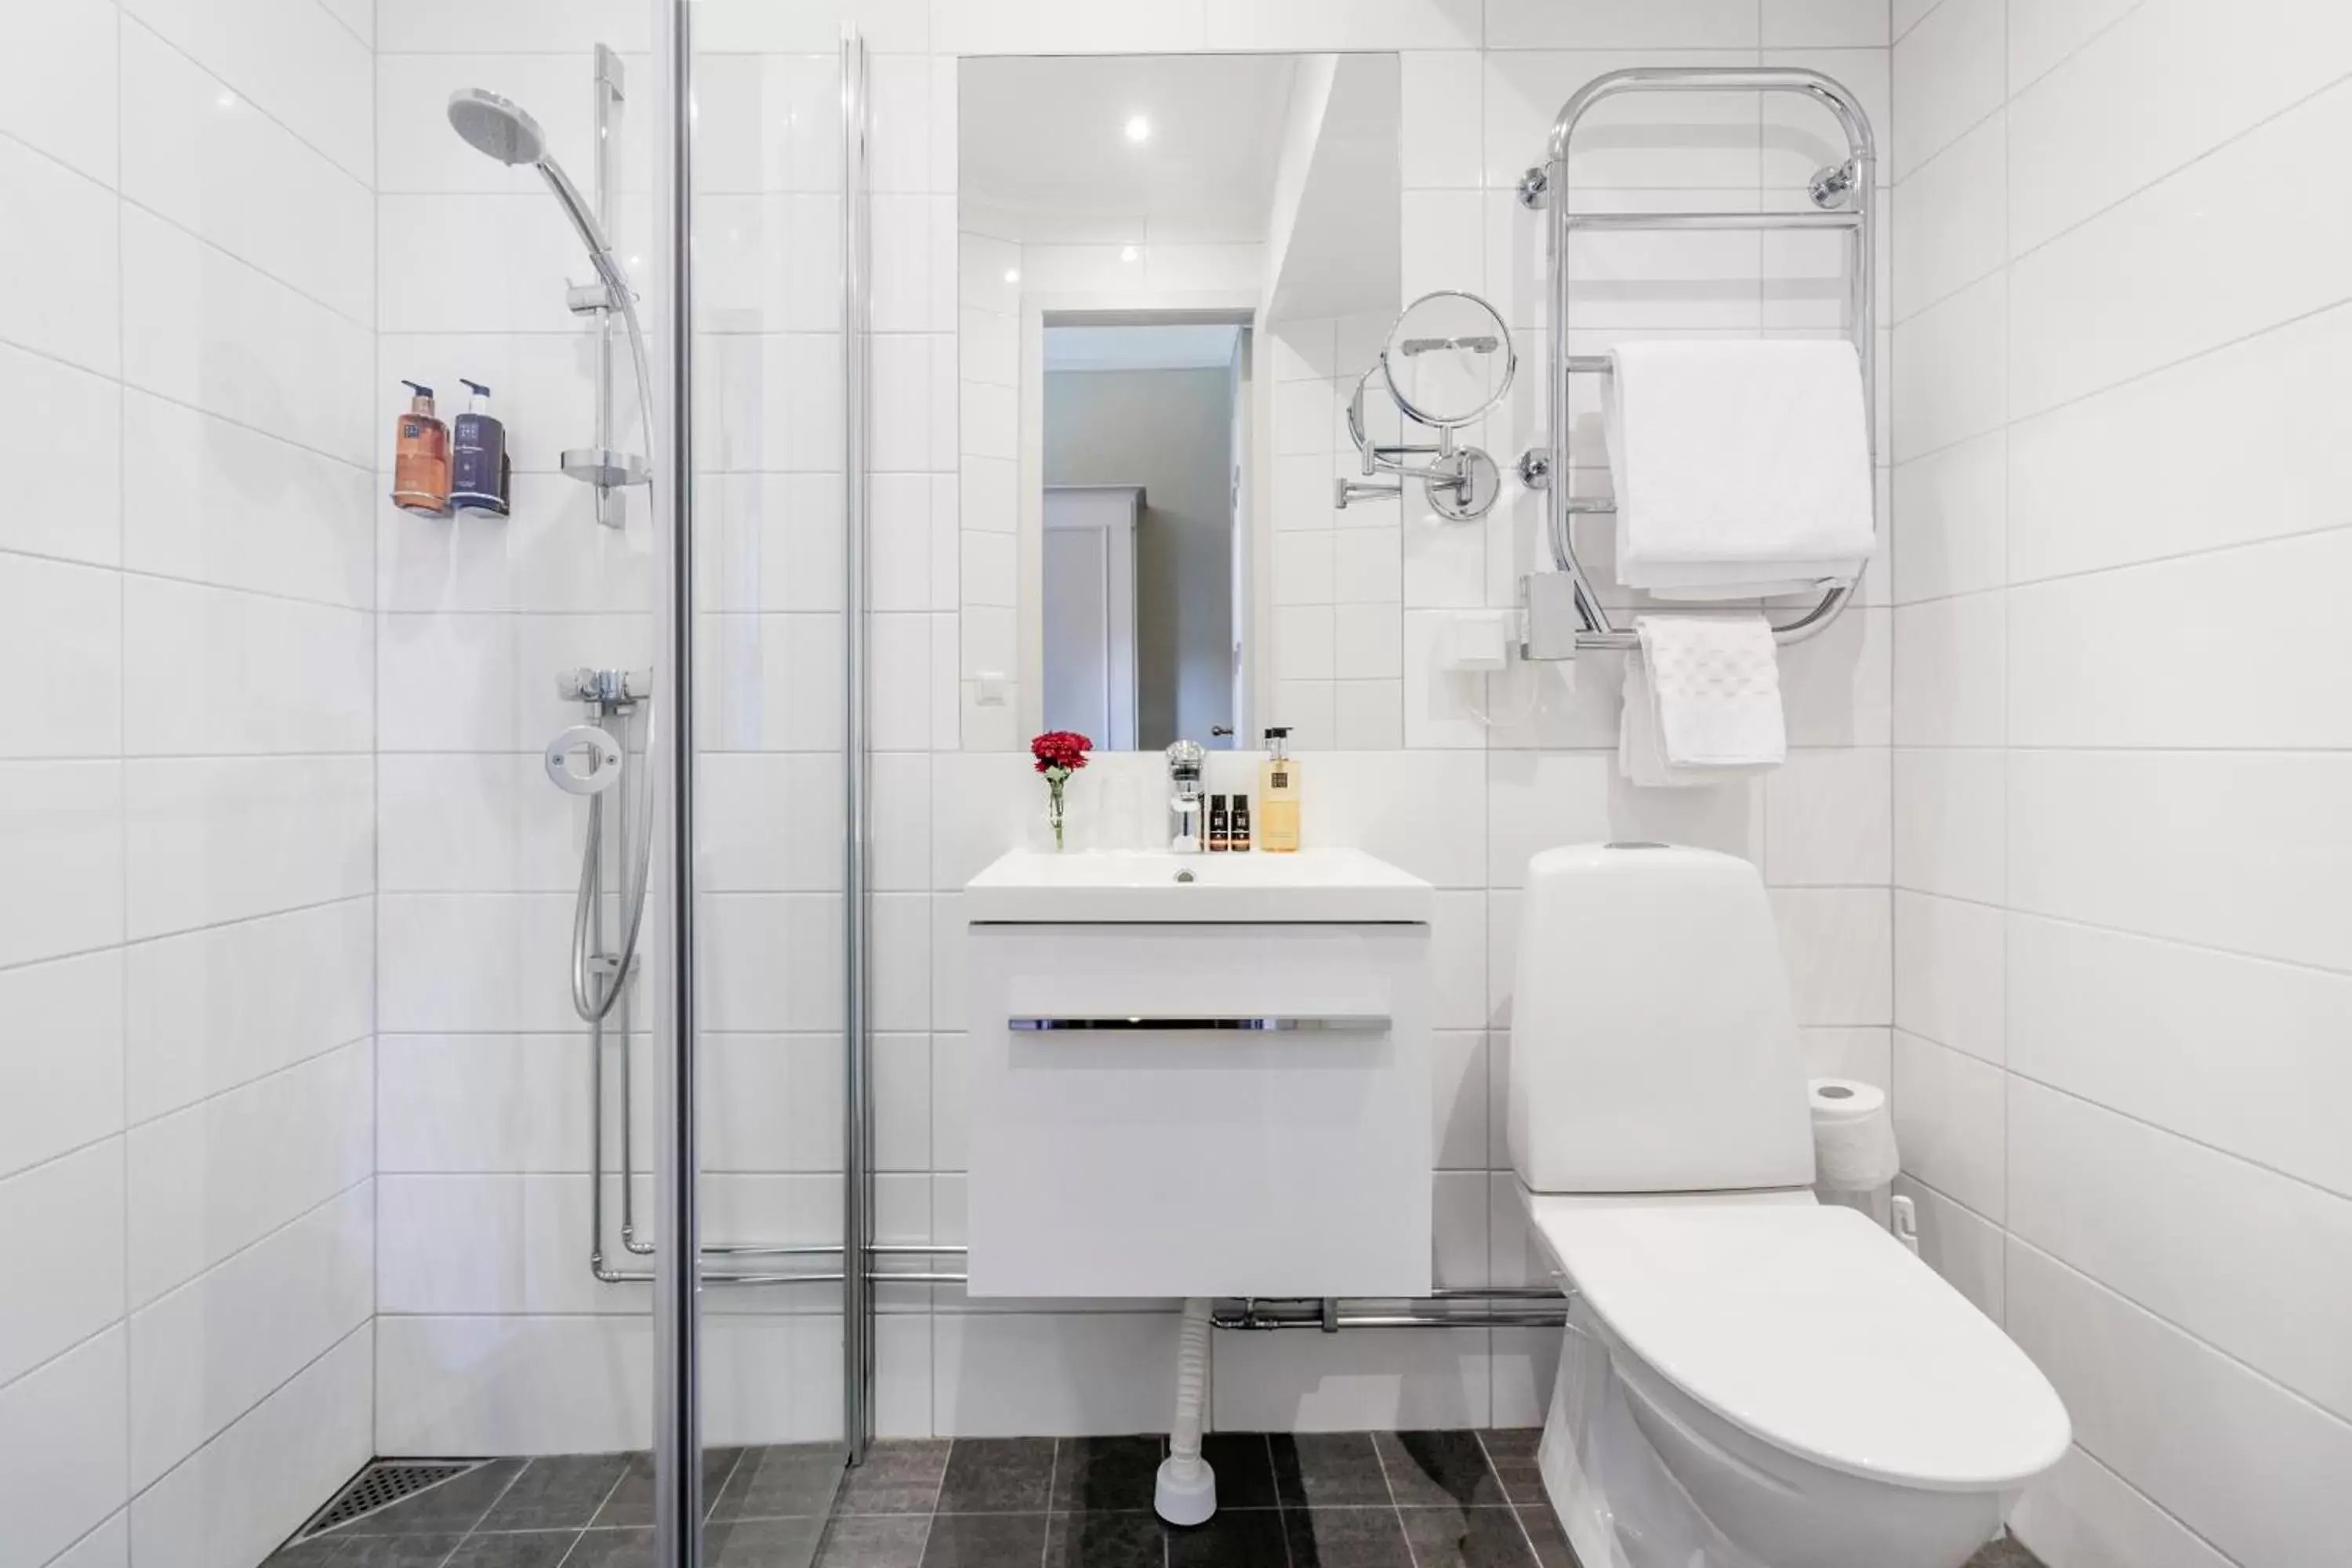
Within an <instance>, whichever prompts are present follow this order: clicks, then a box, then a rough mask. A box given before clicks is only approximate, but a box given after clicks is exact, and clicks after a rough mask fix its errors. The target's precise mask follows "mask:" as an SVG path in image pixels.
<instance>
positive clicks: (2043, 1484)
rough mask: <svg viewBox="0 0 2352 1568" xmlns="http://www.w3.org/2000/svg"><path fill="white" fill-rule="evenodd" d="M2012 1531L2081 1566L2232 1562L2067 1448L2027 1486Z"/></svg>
mask: <svg viewBox="0 0 2352 1568" xmlns="http://www.w3.org/2000/svg"><path fill="white" fill-rule="evenodd" d="M2009 1523H2010V1529H2011V1531H2013V1532H2014V1533H2015V1534H2016V1536H2017V1538H2018V1539H2019V1540H2021V1541H2025V1542H2032V1548H2033V1550H2034V1552H2036V1554H2037V1555H2040V1554H2044V1553H2046V1554H2047V1555H2046V1557H2045V1559H2044V1560H2045V1561H2050V1562H2059V1563H2082V1564H2084V1568H2229V1559H2228V1558H2226V1557H2223V1556H2222V1555H2221V1553H2220V1552H2216V1551H2214V1550H2213V1548H2212V1547H2210V1546H2209V1545H2207V1544H2206V1543H2205V1542H2202V1541H2200V1540H2199V1539H2198V1538H2197V1537H2196V1536H2195V1535H2194V1534H2192V1533H2190V1531H2189V1528H2188V1527H2187V1526H2186V1525H2184V1524H2182V1523H2181V1522H2180V1521H2179V1520H2177V1519H2175V1518H2173V1517H2172V1516H2171V1515H2170V1514H2168V1513H2167V1512H2165V1511H2164V1510H2162V1509H2160V1508H2158V1507H2157V1505H2156V1504H2155V1503H2153V1502H2151V1501H2149V1500H2148V1499H2147V1494H2146V1493H2144V1492H2141V1491H2140V1490H2138V1489H2137V1488H2135V1487H2133V1486H2132V1485H2131V1483H2130V1482H2128V1481H2126V1480H2125V1479H2123V1478H2122V1477H2121V1476H2118V1475H2116V1473H2115V1471H2113V1470H2111V1469H2109V1468H2107V1467H2106V1466H2105V1465H2103V1464H2101V1463H2099V1461H2098V1460H2096V1459H2094V1458H2091V1457H2090V1456H2089V1455H2088V1454H2085V1453H2084V1451H2083V1450H2082V1448H2081V1447H2070V1448H2068V1449H2067V1450H2066V1457H2065V1458H2063V1459H2060V1460H2059V1461H2058V1463H2057V1465H2056V1467H2055V1468H2053V1469H2052V1470H2051V1471H2050V1472H2049V1473H2048V1474H2047V1475H2044V1476H2043V1477H2042V1479H2040V1480H2038V1481H2036V1482H2034V1483H2033V1485H2032V1486H2031V1487H2029V1488H2028V1489H2026V1493H2025V1496H2024V1498H2023V1499H2022V1500H2021V1501H2020V1502H2019V1503H2018V1505H2017V1511H2016V1512H2015V1513H2014V1514H2011V1516H2010V1521H2009Z"/></svg>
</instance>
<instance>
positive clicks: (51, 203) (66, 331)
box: [0, 137, 122, 375]
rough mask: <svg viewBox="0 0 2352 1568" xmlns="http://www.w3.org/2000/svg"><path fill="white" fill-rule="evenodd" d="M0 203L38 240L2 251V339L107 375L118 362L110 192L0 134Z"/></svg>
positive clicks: (117, 297) (118, 321)
mask: <svg viewBox="0 0 2352 1568" xmlns="http://www.w3.org/2000/svg"><path fill="white" fill-rule="evenodd" d="M0 204H5V205H6V207H7V210H8V211H9V212H10V213H11V214H13V215H15V218H14V222H15V224H16V226H18V230H19V232H21V233H25V234H38V235H42V236H45V237H47V242H46V243H44V244H41V245H37V246H35V245H22V244H19V245H13V246H10V247H8V248H7V249H6V250H5V251H0V339H5V340H6V341H7V342H12V343H15V344H17V345H18V346H20V347H23V348H28V349H32V350H35V351H36V352H37V353H45V354H50V355H54V356H55V357H57V358H58V359H62V360H65V361H66V362H68V363H71V364H76V365H79V366H81V367H82V368H83V369H85V370H93V371H96V372H98V373H99V374H101V375H112V374H115V373H116V372H117V370H118V369H120V367H121V363H122V358H121V355H122V331H121V268H120V267H119V266H118V265H117V263H116V259H115V255H116V243H117V242H116V237H115V236H116V227H115V226H116V222H117V219H116V208H117V204H116V201H115V198H114V193H113V192H112V191H111V190H110V189H109V188H107V187H106V186H105V185H101V184H97V183H96V182H94V181H92V180H90V179H89V178H87V177H85V176H83V175H81V174H75V173H74V172H73V171H72V170H70V169H68V168H66V167H65V166H64V165H62V164H59V163H53V162H51V161H50V160H49V159H47V158H45V157H43V156H42V155H41V154H40V153H36V152H34V151H33V150H32V149H30V148H29V147H26V145H24V144H23V143H22V142H16V141H15V140H13V139H9V138H5V137H0Z"/></svg>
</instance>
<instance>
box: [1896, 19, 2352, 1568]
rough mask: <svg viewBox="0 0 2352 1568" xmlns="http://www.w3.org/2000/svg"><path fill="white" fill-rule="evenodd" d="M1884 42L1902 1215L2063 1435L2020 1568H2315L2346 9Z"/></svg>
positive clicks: (2334, 1223)
mask: <svg viewBox="0 0 2352 1568" xmlns="http://www.w3.org/2000/svg"><path fill="white" fill-rule="evenodd" d="M1895 27H1896V33H1897V37H1896V41H1895V48H1894V81H1895V110H1896V121H1895V148H1896V159H1895V163H1896V169H1897V172H1898V174H1899V175H1900V180H1901V183H1900V184H1899V185H1898V186H1897V188H1896V191H1895V300H1896V324H1895V373H1896V378H1897V394H1896V405H1895V442H1896V446H1895V458H1896V459H1897V462H1898V467H1897V468H1896V469H1895V529H1896V535H1897V551H1896V559H1897V562H1898V567H1897V572H1896V576H1895V597H1896V605H1895V612H1894V621H1895V745H1896V750H1895V766H1894V780H1895V789H1894V795H1895V806H1894V809H1895V864H1894V879H1895V888H1896V892H1895V947H1894V952H1895V1027H1896V1034H1895V1060H1894V1069H1895V1111H1896V1117H1897V1121H1898V1126H1899V1130H1900V1133H1901V1137H1902V1141H1903V1147H1904V1151H1905V1163H1906V1167H1907V1168H1908V1169H1909V1172H1910V1175H1909V1177H1908V1183H1909V1185H1910V1186H1911V1189H1912V1190H1913V1191H1915V1192H1916V1193H1917V1194H1919V1196H1920V1197H1921V1199H1922V1224H1923V1227H1924V1229H1925V1231H1926V1241H1927V1247H1928V1250H1929V1253H1930V1256H1931V1257H1933V1258H1934V1259H1935V1260H1936V1262H1937V1266H1938V1267H1939V1268H1943V1269H1944V1271H1945V1272H1946V1273H1947V1275H1948V1276H1949V1277H1951V1278H1952V1279H1954V1280H1955V1281H1956V1282H1957V1283H1958V1284H1959V1285H1960V1286H1961V1288H1962V1289H1965V1290H1967V1291H1968V1292H1969V1294H1970V1295H1971V1296H1972V1297H1974V1298H1975V1299H1976V1300H1978V1301H1979V1303H1980V1304H1982V1305H1983V1306H1984V1307H1985V1309H1986V1310H1988V1311H1990V1312H1991V1313H1993V1314H1994V1315H1995V1316H1996V1317H1999V1318H2002V1319H2003V1320H2004V1321H2006V1323H2007V1324H2008V1327H2009V1329H2010V1331H2011V1333H2012V1334H2013V1335H2015V1336H2016V1338H2017V1339H2018V1341H2019V1342H2020V1343H2021V1344H2022V1345H2023V1346H2024V1347H2025V1348H2026V1349H2027V1350H2028V1351H2029V1352H2032V1355H2033V1356H2034V1357H2035V1359H2036V1360H2037V1361H2038V1362H2039V1363H2041V1364H2042V1368H2043V1369H2044V1370H2045V1371H2046V1372H2047V1373H2049V1374H2050V1376H2051V1378H2052V1380H2053V1382H2054V1383H2055V1384H2057V1386H2058V1389H2059V1392H2060V1393H2061V1394H2062V1395H2063V1397H2064V1398H2065V1400H2066V1402H2067V1405H2068V1407H2069V1409H2070V1411H2071V1412H2072V1414H2073V1415H2074V1431H2075V1439H2076V1448H2075V1451H2074V1454H2073V1455H2072V1456H2070V1458H2069V1459H2068V1460H2067V1462H2066V1463H2065V1464H2064V1465H2063V1466H2062V1467H2061V1468H2060V1469H2059V1470H2058V1471H2057V1473H2056V1474H2055V1475H2054V1476H2053V1478H2052V1479H2051V1480H2050V1481H2049V1482H2048V1483H2046V1484H2045V1485H2043V1486H2042V1487H2041V1488H2038V1489H2035V1490H2034V1491H2032V1493H2030V1494H2029V1495H2028V1497H2027V1499H2026V1501H2025V1503H2024V1506H2023V1509H2022V1510H2021V1513H2020V1514H2019V1516H2018V1520H2017V1526H2018V1529H2019V1530H2020V1531H2021V1534H2022V1535H2023V1537H2024V1539H2025V1540H2026V1541H2027V1542H2028V1543H2029V1544H2031V1545H2032V1546H2033V1547H2034V1548H2035V1549H2036V1550H2037V1551H2038V1552H2040V1553H2041V1554H2042V1557H2043V1558H2044V1559H2045V1560H2046V1561H2048V1562H2049V1563H2052V1564H2053V1568H2123V1565H2125V1564H2147V1563H2165V1564H2197V1565H2200V1568H2211V1565H2219V1564H2221V1563H2245V1564H2255V1563H2263V1564H2273V1563H2275V1564H2284V1563H2313V1562H2319V1561H2324V1560H2326V1559H2327V1558H2328V1557H2330V1556H2331V1555H2335V1554H2337V1553H2338V1552H2340V1550H2341V1547H2340V1540H2341V1531H2340V1530H2339V1529H2338V1527H2337V1526H2336V1522H2335V1521H2333V1520H2332V1519H2331V1518H2329V1517H2327V1516H2326V1510H2325V1508H2324V1505H2322V1504H2321V1503H2320V1501H2319V1500H2320V1499H2321V1498H2322V1497H2323V1496H2325V1494H2326V1485H2325V1484H2324V1483H2323V1482H2322V1481H2321V1480H2320V1479H2319V1478H2320V1477H2322V1476H2324V1475H2326V1474H2330V1473H2336V1474H2340V1473H2342V1472H2343V1470H2344V1467H2345V1466H2346V1464H2347V1454H2352V1386H2347V1363H2346V1362H2345V1360H2344V1356H2343V1347H2342V1343H2341V1338H2342V1336H2340V1335H2334V1334H2330V1333H2329V1332H2328V1331H2326V1330H2325V1329H2323V1328H2321V1325H2325V1324H2333V1323H2336V1322H2340V1321H2343V1320H2344V1319H2345V1317H2346V1316H2347V1311H2352V1278H2347V1276H2346V1274H2345V1272H2344V1270H2343V1268H2342V1267H2341V1262H2342V1259H2343V1258H2345V1257H2347V1255H2352V1247H2347V1239H2352V1170H2347V1166H2346V1164H2345V1162H2344V1160H2343V1159H2342V1158H2341V1154H2340V1152H2341V1150H2342V1149H2343V1147H2344V1146H2345V1144H2346V1140H2345V1138H2344V1135H2343V1132H2344V1106H2345V1104H2346V1103H2347V1100H2346V1096H2347V1088H2352V1085H2347V1079H2346V1072H2347V1068H2346V1064H2345V1052H2344V1050H2343V1044H2344V1041H2345V1038H2346V1037H2347V1026H2352V921H2347V916H2346V908H2347V906H2346V900H2345V899H2344V896H2343V891H2342V873H2343V871H2344V869H2345V868H2346V867H2347V865H2352V839H2347V835H2346V831H2345V828H2344V825H2343V813H2342V811H2341V810H2340V809H2338V807H2339V805H2340V802H2341V801H2342V799H2343V798H2344V791H2345V789H2346V787H2347V781H2352V762H2347V757H2346V754H2345V748H2346V745H2347V740H2352V736H2347V731H2346V728H2345V721H2344V720H2345V711H2346V704H2345V702H2344V699H2343V690H2344V684H2343V672H2344V670H2345V668H2347V660H2346V654H2347V651H2352V650H2347V646H2346V642H2345V636H2344V631H2343V617H2342V616H2340V615H2338V614H2336V612H2335V610H2334V607H2333V605H2332V604H2331V603H2330V602H2329V601H2328V597H2327V596H2328V595H2329V594H2330V591H2331V589H2332V588H2334V587H2335V586H2336V585H2337V584H2342V583H2343V582H2345V581H2347V572H2352V549H2347V539H2346V536H2345V532H2344V530H2343V528H2342V527H2341V524H2342V523H2343V522H2344V521H2345V517H2346V512H2345V508H2344V505H2343V502H2342V495H2343V489H2344V479H2345V474H2344V471H2343V465H2344V460H2345V459H2344V449H2345V448H2344V443H2343V441H2342V439H2341V438H2340V432H2341V431H2342V430H2344V429H2345V428H2346V427H2347V420H2352V401H2347V395H2346V392H2345V390H2344V381H2343V378H2342V376H2341V375H2340V374H2337V373H2336V366H2337V365H2338V364H2339V363H2340V362H2341V358H2342V352H2341V351H2342V346H2343V344H2344V343H2345V342H2346V341H2347V332H2352V282H2347V279H2352V232H2347V229H2346V226H2345V224H2344V222H2343V215H2344V214H2345V213H2346V212H2347V211H2352V185H2347V179H2346V176H2345V172H2344V167H2343V160H2342V158H2341V157H2340V155H2339V149H2340V148H2341V147H2342V145H2343V142H2344V137H2345V134H2346V132H2347V127H2352V87H2347V85H2346V79H2347V74H2352V16H2347V15H2346V14H2345V13H2344V11H2343V10H2342V8H2341V7H2338V6H2334V5H2313V4H2308V3H2297V0H2272V3H2268V4H2263V5H2252V6H2241V7H2232V8H2230V9H2229V10H2228V11H2227V12H2226V13H2224V12H2223V11H2221V10H2220V9H2217V8H2215V7H2213V6H2210V5H2200V4H2196V3H2195V0H2098V3H2088V0H2085V3H2070V4H2066V5H2048V4H2043V3H2041V0H2007V3H2006V4H2004V3H2003V0H1938V3H1937V4H1934V5H1925V4H1906V3H1905V0H1897V4H1896V5H1895ZM2323 365H2325V366H2326V367H2327V368H2326V371H2325V372H2322V370H2321V368H2320V367H2321V366H2323ZM2224 606H2226V608H2225V607H2224Z"/></svg>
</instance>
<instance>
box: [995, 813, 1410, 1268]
mask: <svg viewBox="0 0 2352 1568" xmlns="http://www.w3.org/2000/svg"><path fill="white" fill-rule="evenodd" d="M1318 856H1319V857H1322V858H1321V859H1320V860H1319V861H1318ZM1024 858H1026V859H1031V860H1042V861H1048V862H1052V864H1050V865H1046V866H1043V867H1036V866H1032V867H1025V868H1024V867H1023V866H1020V865H1018V864H1008V863H1012V862H1018V861H1021V860H1023V859H1024ZM1097 859H1098V860H1100V861H1101V862H1103V863H1104V864H1102V865H1100V866H1098V867H1096V868H1093V869H1092V871H1089V870H1087V868H1082V867H1081V866H1079V865H1078V864H1077V863H1078V862H1080V861H1082V860H1097ZM1253 859H1255V860H1256V861H1257V862H1258V863H1257V864H1253V865H1249V866H1246V867H1244V866H1242V865H1240V864H1238V863H1239V862H1243V861H1249V860H1253ZM1285 861H1287V862H1290V864H1288V865H1287V866H1286V865H1284V864H1282V862H1285ZM1188 873H1189V874H1190V876H1191V878H1192V879H1191V880H1189V881H1178V880H1177V878H1179V877H1181V876H1185V875H1187V874H1188ZM992 877H993V878H995V879H996V880H995V881H994V882H991V880H990V879H991V878H992ZM1358 877H1360V878H1361V879H1363V885H1362V886H1360V887H1359V888H1357V889H1355V896H1353V897H1351V898H1348V899H1342V900H1336V901H1335V900H1333V899H1332V898H1331V897H1330V894H1331V892H1332V891H1333V887H1334V882H1335V879H1336V880H1337V881H1339V882H1340V883H1343V884H1344V883H1346V882H1348V881H1349V880H1350V879H1354V878H1358ZM1074 881H1083V882H1084V883H1085V887H1084V889H1080V888H1078V887H1075V886H1073V883H1074ZM1204 885H1205V886H1204ZM1026 888H1035V889H1039V893H1038V896H1036V897H1034V898H1031V897H1028V896H1026V894H1025V893H1024V891H1023V889H1026ZM1293 888H1298V889H1309V891H1307V892H1305V893H1302V894H1301V896H1300V898H1299V900H1297V901H1296V902H1293V903H1289V904H1287V905H1286V900H1285V899H1284V897H1283V895H1284V893H1285V892H1286V890H1288V889H1293ZM1106 889H1108V892H1106ZM1196 890H1202V891H1205V892H1207V893H1208V895H1209V897H1207V898H1205V899H1192V898H1190V897H1189V895H1192V893H1194V892H1195V891H1196ZM1090 895H1096V896H1090ZM1128 895H1132V896H1128ZM1260 895H1262V896H1260ZM966 897H967V900H968V903H969V909H968V911H967V912H968V914H969V915H970V916H971V921H972V923H971V931H970V946H969V961H970V970H969V973H970V978H969V981H968V989H967V994H968V997H969V1002H970V1009H971V1022H970V1031H971V1033H970V1047H971V1158H970V1172H969V1176H968V1181H967V1197H968V1205H969V1217H968V1234H967V1237H966V1239H967V1242H968V1245H969V1247H970V1251H971V1257H970V1271H971V1284H970V1290H971V1294H972V1295H973V1296H976V1297H988V1296H1021V1297H1055V1296H1085V1297H1118V1296H1148V1297H1181V1296H1425V1295H1427V1294H1428V1293H1429V1289H1430V1164H1431V1137H1432V1134H1431V1126H1430V1123H1431V1084H1430V1046H1429V1013H1430V1000H1429V987H1430V980H1429V926H1428V923H1427V921H1428V904H1429V889H1428V888H1427V886H1426V885H1425V884H1423V883H1420V882H1418V881H1415V880H1414V879H1411V878H1408V877H1405V876H1404V875H1403V874H1402V873H1401V872H1398V871H1396V870H1395V869H1394V868H1391V867H1387V866H1384V865H1382V864H1381V862H1378V861H1376V860H1372V859H1371V858H1370V857H1366V856H1360V855H1356V854H1355V853H1354V852H1352V851H1340V850H1325V851H1308V852H1306V853H1304V854H1302V855H1299V856H1297V857H1276V856H1265V857H1255V858H1254V857H1246V856H1235V857H1230V858H1228V857H1225V856H1189V857H1177V856H1166V855H1136V856H1116V855H1112V856H1102V857H1075V856H1073V857H1047V856H1023V855H1017V854H1016V855H1015V856H1008V857H1007V858H1006V859H1005V861H1000V862H999V863H998V865H997V866H996V867H992V868H991V869H990V872H989V873H984V874H983V877H982V879H980V880H978V881H976V882H975V883H974V884H973V886H972V888H971V889H968V891H967V895H966ZM1072 907H1082V908H1087V909H1089V910H1092V911H1093V913H1092V914H1091V915H1090V916H1089V918H1087V919H1084V920H1082V921H1070V920H1068V919H1066V918H1063V919H1055V918H1049V917H1051V916H1053V915H1055V913H1057V912H1059V911H1065V910H1067V909H1069V908H1072ZM1286 909H1297V910H1307V911H1310V912H1312V913H1314V914H1316V915H1317V916H1318V917H1319V918H1315V919H1309V920H1304V921H1292V920H1286V919H1283V918H1281V917H1282V915H1283V914H1284V913H1285V912H1286ZM1341 910H1351V911H1353V912H1358V913H1361V914H1363V915H1365V916H1367V917H1370V918H1364V919H1352V920H1335V919H1331V918H1329V917H1330V916H1331V915H1332V914H1334V913H1337V912H1340V911H1341ZM1200 914H1207V915H1209V916H1211V917H1213V918H1207V919H1199V918H1193V917H1194V916H1196V915H1200ZM1008 917H1010V918H1008ZM1024 917H1034V918H1024ZM1106 917H1107V918H1106ZM1123 917H1124V918H1123ZM1234 917H1240V918H1234Z"/></svg>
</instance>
